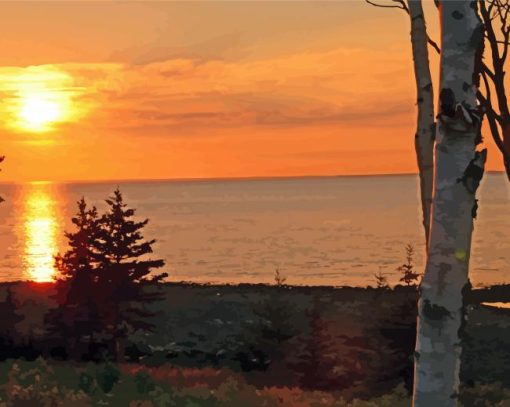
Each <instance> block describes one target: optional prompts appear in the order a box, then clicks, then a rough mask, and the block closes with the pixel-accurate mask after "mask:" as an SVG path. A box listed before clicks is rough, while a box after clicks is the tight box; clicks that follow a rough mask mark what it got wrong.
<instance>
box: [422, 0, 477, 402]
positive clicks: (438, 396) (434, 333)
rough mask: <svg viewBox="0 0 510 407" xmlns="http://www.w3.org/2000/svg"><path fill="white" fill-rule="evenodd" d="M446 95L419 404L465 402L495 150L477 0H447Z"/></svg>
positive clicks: (443, 97)
mask: <svg viewBox="0 0 510 407" xmlns="http://www.w3.org/2000/svg"><path fill="white" fill-rule="evenodd" d="M440 9H441V28H442V35H441V43H442V44H441V50H442V53H441V83H440V88H441V94H440V98H439V99H440V100H439V105H440V111H439V115H438V122H437V132H436V147H435V160H434V194H433V202H432V215H431V225H430V237H429V247H428V256H427V264H426V268H425V274H424V277H423V280H422V283H421V286H420V300H419V302H418V328H417V340H416V352H415V384H414V394H413V405H414V406H415V407H429V406H441V407H451V406H456V405H457V396H458V388H459V368H460V353H461V337H460V336H461V331H462V326H463V322H464V307H463V289H464V287H465V286H466V285H467V284H468V269H469V257H470V251H471V235H472V231H473V213H474V212H476V206H477V201H476V196H475V195H476V191H477V189H478V185H479V184H480V181H481V179H482V176H483V171H484V167H485V161H486V157H487V151H486V150H483V151H481V152H477V151H476V144H477V140H478V138H479V129H480V120H481V117H480V114H479V109H478V106H477V102H476V94H477V84H478V73H479V72H478V69H479V66H480V61H479V58H480V57H481V53H480V49H481V47H482V46H483V26H482V23H481V21H480V19H479V17H478V14H477V9H476V1H469V0H448V1H442V2H441V5H440Z"/></svg>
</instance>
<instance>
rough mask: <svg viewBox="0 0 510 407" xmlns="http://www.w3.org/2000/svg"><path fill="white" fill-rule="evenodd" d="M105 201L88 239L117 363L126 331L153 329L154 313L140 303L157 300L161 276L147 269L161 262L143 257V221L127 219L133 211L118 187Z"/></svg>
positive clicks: (147, 244) (146, 243)
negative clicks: (96, 230)
mask: <svg viewBox="0 0 510 407" xmlns="http://www.w3.org/2000/svg"><path fill="white" fill-rule="evenodd" d="M106 203H107V204H108V210H107V212H106V213H105V214H104V215H102V216H101V217H100V219H99V223H100V228H99V233H100V235H99V239H97V240H94V245H95V253H97V258H96V260H97V267H98V270H97V271H98V272H97V294H98V295H99V301H98V304H99V306H100V309H99V313H100V314H101V318H102V321H103V324H104V326H105V327H106V331H107V332H108V334H109V335H110V336H111V338H112V342H113V346H114V352H115V355H116V359H117V361H120V362H121V361H124V352H125V342H126V338H127V335H128V333H129V332H130V331H136V330H143V331H152V330H153V328H154V325H153V324H152V323H151V322H150V321H149V320H148V319H149V318H150V317H152V316H153V315H154V314H153V313H152V312H150V311H148V310H146V309H145V307H144V305H145V304H148V303H151V302H154V301H157V300H160V299H161V298H162V294H161V292H159V291H157V290H154V287H153V286H154V283H156V282H159V281H161V280H162V279H163V278H165V277H166V276H167V274H166V273H161V274H157V275H151V272H152V270H153V269H157V268H160V267H163V266H164V264H165V263H164V261H163V260H153V259H151V258H149V257H148V255H149V254H150V253H152V245H153V244H154V243H155V240H144V238H143V235H142V229H143V228H144V227H145V226H146V225H147V223H148V219H145V220H143V221H139V222H137V221H135V220H133V217H134V215H135V210H134V209H131V208H128V207H127V205H126V204H125V203H124V200H123V197H122V194H121V192H120V190H119V189H118V188H117V189H116V190H115V191H114V193H113V196H111V197H110V198H108V199H107V200H106ZM151 286H152V289H151Z"/></svg>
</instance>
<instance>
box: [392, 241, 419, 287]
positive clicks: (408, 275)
mask: <svg viewBox="0 0 510 407" xmlns="http://www.w3.org/2000/svg"><path fill="white" fill-rule="evenodd" d="M413 257H414V247H413V245H412V244H410V243H409V244H407V245H406V262H405V263H404V264H402V265H401V266H400V267H398V268H397V271H400V272H401V273H402V277H401V278H400V281H403V282H404V283H405V284H406V285H407V286H411V285H414V284H415V283H417V282H418V278H419V277H420V273H417V272H416V271H415V270H414V263H413Z"/></svg>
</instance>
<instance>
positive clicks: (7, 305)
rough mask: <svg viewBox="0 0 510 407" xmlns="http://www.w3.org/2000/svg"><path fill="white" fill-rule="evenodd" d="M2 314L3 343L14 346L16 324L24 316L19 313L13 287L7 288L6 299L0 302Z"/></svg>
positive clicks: (0, 326)
mask: <svg viewBox="0 0 510 407" xmlns="http://www.w3.org/2000/svg"><path fill="white" fill-rule="evenodd" d="M0 315H1V316H2V320H1V323H0V338H1V341H2V344H3V345H4V346H6V345H7V347H9V346H12V345H13V344H14V343H15V342H16V340H17V338H16V324H17V323H18V322H21V321H22V320H23V316H21V315H19V314H18V313H17V306H16V302H15V301H14V295H13V292H12V288H11V287H9V288H7V293H6V296H5V301H3V302H0Z"/></svg>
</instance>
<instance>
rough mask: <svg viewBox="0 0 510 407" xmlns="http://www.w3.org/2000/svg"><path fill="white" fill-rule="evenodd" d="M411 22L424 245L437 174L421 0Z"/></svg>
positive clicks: (412, 2)
mask: <svg viewBox="0 0 510 407" xmlns="http://www.w3.org/2000/svg"><path fill="white" fill-rule="evenodd" d="M408 8H409V17H410V20H411V44H412V49H413V62H414V77H415V80H416V95H417V106H418V117H417V123H416V136H415V148H416V158H417V161H418V169H419V175H420V195H421V205H422V213H423V227H424V229H425V242H426V243H428V239H429V229H430V206H431V203H432V185H433V174H434V148H433V147H434V135H435V131H436V129H435V121H434V94H433V89H432V78H431V75H430V67H429V52H428V37H427V28H426V25H425V15H424V14H423V8H422V2H421V0H409V1H408Z"/></svg>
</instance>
